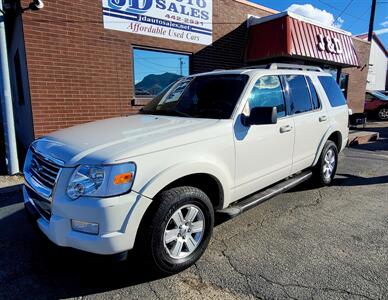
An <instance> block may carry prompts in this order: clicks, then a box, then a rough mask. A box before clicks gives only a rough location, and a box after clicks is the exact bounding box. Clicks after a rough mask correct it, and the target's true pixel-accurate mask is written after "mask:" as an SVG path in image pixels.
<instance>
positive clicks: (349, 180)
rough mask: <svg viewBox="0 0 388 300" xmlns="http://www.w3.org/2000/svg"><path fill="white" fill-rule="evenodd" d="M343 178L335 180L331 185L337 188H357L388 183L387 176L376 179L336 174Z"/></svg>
mask: <svg viewBox="0 0 388 300" xmlns="http://www.w3.org/2000/svg"><path fill="white" fill-rule="evenodd" d="M337 175H338V176H343V177H345V178H335V179H334V182H333V184H334V185H337V186H357V185H371V184H384V183H388V175H385V176H376V177H362V176H357V175H352V174H337Z"/></svg>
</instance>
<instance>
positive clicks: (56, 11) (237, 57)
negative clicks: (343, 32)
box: [5, 0, 369, 151]
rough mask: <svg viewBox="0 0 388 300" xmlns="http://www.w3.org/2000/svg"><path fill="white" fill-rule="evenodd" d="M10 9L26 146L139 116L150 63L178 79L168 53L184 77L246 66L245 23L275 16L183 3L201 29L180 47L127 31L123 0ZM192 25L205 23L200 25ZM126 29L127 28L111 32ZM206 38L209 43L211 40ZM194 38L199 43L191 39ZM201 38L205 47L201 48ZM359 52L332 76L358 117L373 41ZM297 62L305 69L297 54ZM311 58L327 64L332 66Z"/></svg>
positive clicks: (229, 3) (255, 8) (240, 4)
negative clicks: (73, 129)
mask: <svg viewBox="0 0 388 300" xmlns="http://www.w3.org/2000/svg"><path fill="white" fill-rule="evenodd" d="M155 1H156V2H154V3H156V5H157V6H159V8H163V6H165V2H174V0H155ZM5 2H6V3H9V4H10V5H8V6H7V8H8V10H7V11H6V13H7V20H6V28H7V39H8V48H9V61H10V64H11V65H10V73H11V77H12V79H13V80H12V83H13V87H12V89H13V98H14V111H15V113H14V114H15V123H16V134H17V139H18V142H19V143H20V145H21V149H22V148H24V147H26V146H27V145H28V144H29V143H30V142H31V141H32V139H33V138H36V137H39V136H42V135H44V134H47V133H49V132H51V131H54V130H57V129H60V128H64V127H69V126H72V125H75V124H79V123H84V122H88V121H93V120H96V119H102V118H109V117H113V116H120V115H127V114H131V113H136V111H137V110H138V109H139V107H140V105H141V104H143V103H144V102H146V101H147V99H148V98H150V97H151V96H152V95H151V94H152V93H150V91H149V90H144V88H143V87H140V86H141V84H140V82H139V81H140V79H142V81H144V78H145V77H144V78H142V76H140V75H141V73H142V72H143V73H145V72H146V70H147V68H146V67H145V66H146V65H148V66H149V69H155V70H156V69H157V70H158V72H159V73H160V70H161V68H162V66H163V65H164V66H165V67H166V72H165V73H169V74H170V73H174V72H171V71H172V69H173V68H175V67H171V66H170V65H165V64H166V63H165V62H164V61H165V60H163V57H167V56H163V55H162V54H163V53H164V54H166V55H170V56H172V57H171V59H172V60H174V61H176V62H179V63H180V70H179V66H178V70H176V71H175V73H178V75H180V74H182V75H185V74H186V73H190V74H193V73H198V72H203V71H210V70H214V69H230V68H238V67H240V66H244V65H246V64H247V63H248V62H247V61H246V51H247V45H248V39H249V32H250V29H249V27H248V22H247V21H248V19H249V16H255V18H261V17H265V16H269V15H273V14H276V13H278V12H277V11H275V10H273V9H270V8H266V7H263V6H261V5H257V4H254V3H251V2H249V1H246V0H212V1H211V0H195V1H194V0H185V1H183V2H185V3H186V4H187V7H186V8H183V5H181V6H179V9H180V13H181V15H182V16H183V17H184V18H186V16H187V15H190V16H191V18H189V19H190V20H194V19H195V20H194V21H195V22H196V23H194V25H195V26H194V25H193V26H192V27H190V29H183V31H182V32H184V33H185V38H186V40H185V41H180V40H179V38H180V37H179V36H178V34H176V35H175V36H170V38H160V37H155V36H151V35H152V34H154V35H155V34H157V33H155V32H153V31H152V32H151V30H150V29H149V30H148V31H146V29H144V32H143V33H142V34H139V33H131V32H128V30H127V29H128V28H129V26H127V25H128V24H129V23H130V22H131V18H134V15H135V14H134V12H133V11H134V10H133V9H132V10H131V9H128V8H127V10H126V11H121V10H120V9H119V8H118V10H117V5H121V4H124V3H126V2H127V1H125V0H103V1H84V0H79V1H59V0H50V1H45V7H44V9H42V10H40V11H34V12H26V13H24V14H23V15H18V14H15V13H13V11H15V10H17V6H16V7H15V5H14V1H11V0H5ZM151 2H152V0H141V1H139V0H136V1H132V2H131V1H130V2H129V3H132V5H133V3H135V4H136V5H138V6H139V5H143V8H144V9H145V6H146V5H147V4H151ZM193 2H194V3H196V5H197V7H194V4H193ZM107 3H108V4H107ZM28 4H29V1H25V0H22V1H21V4H20V5H21V7H26V6H28ZM191 4H193V5H191ZM206 4H207V5H208V6H209V5H210V7H208V8H207V9H209V10H205V7H206ZM108 5H109V6H108ZM126 5H127V4H126ZM105 6H106V7H105ZM112 7H113V8H112ZM177 7H178V6H176V7H175V8H173V9H172V10H173V12H174V10H175V9H176V8H177ZM138 8H139V7H137V9H138ZM170 9H171V7H170ZM138 11H139V9H138V10H137V12H138ZM135 12H136V10H135ZM142 13H143V12H142V11H141V12H140V13H139V14H142ZM174 13H175V12H174ZM209 13H210V14H211V15H210V16H209V15H208V14H209ZM175 15H176V14H175ZM175 15H174V14H172V15H171V16H170V15H169V14H168V12H167V14H165V15H164V16H165V17H166V18H167V17H169V18H175V17H174V16H175ZM112 18H115V19H112ZM139 18H140V17H139ZM178 18H179V17H178ZM196 18H197V19H200V23H202V27H201V24H200V23H197V20H196ZM112 20H114V21H112ZM115 20H117V21H115ZM143 20H144V24H145V25H144V26H146V25H147V26H150V25H149V24H150V22H159V23H158V24H161V26H165V27H166V25H165V24H166V23H165V22H164V21H165V20H164V21H163V20H162V21H163V22H162V21H161V20H160V18H159V19H158V18H154V19H152V18H151V19H147V20H146V19H143ZM176 20H177V19H175V21H176ZM184 20H186V19H184ZM175 21H171V20H169V22H170V23H169V24H175V23H176V24H178V25H179V23H180V22H178V21H176V22H175ZM206 21H207V22H206ZM125 22H127V23H125ZM147 22H148V23H147ZM174 22H175V23H174ZM123 24H126V25H125V26H126V27H125V26H124V25H123ZM196 24H200V25H196ZM209 24H210V25H209ZM178 25H176V26H178ZM181 25H182V24H180V25H179V26H181ZM120 26H121V27H122V28H124V29H125V30H126V31H125V30H120V29H119V30H112V29H109V28H111V27H115V28H116V27H117V28H119V27H120ZM123 26H124V27H123ZM174 26H175V25H174ZM182 26H183V25H182ZM165 27H160V28H162V29H163V28H165ZM148 28H149V27H148ZM182 28H184V27H182ZM137 29H139V28H137ZM162 29H160V30H162ZM134 30H135V29H134ZM185 30H186V31H185ZM170 31H171V30H170ZM189 31H190V32H191V33H190V32H189ZM187 32H189V33H190V34H188V33H187ZM193 32H194V33H193ZM195 32H196V34H197V35H198V38H197V36H196V34H195ZM209 35H210V40H211V42H210V43H206V39H209ZM188 38H191V39H193V41H194V42H190V41H187V39H188ZM202 38H203V39H204V42H198V41H199V40H200V39H202ZM194 39H197V40H194ZM353 40H354V39H353ZM263 42H264V41H263ZM260 46H261V45H260V44H259V45H257V47H260ZM315 46H316V45H315ZM352 47H353V46H352ZM353 50H354V51H355V52H356V53H357V58H358V62H357V63H354V64H353V65H352V66H351V68H344V67H346V66H347V67H350V65H349V64H348V65H345V64H342V65H338V64H332V69H333V70H334V72H338V74H341V69H342V76H344V80H345V81H346V82H347V83H346V82H345V81H344V82H345V83H346V84H348V88H347V89H348V98H349V103H350V105H351V106H352V107H353V108H354V109H355V110H356V111H362V110H363V96H364V93H365V82H366V76H367V66H368V56H369V44H368V43H365V42H364V41H360V40H358V39H356V40H354V48H353ZM138 53H140V54H139V56H137V55H138ZM141 55H143V57H141ZM174 55H178V56H176V57H175V56H174ZM147 57H148V58H147ZM141 59H143V60H141ZM166 59H167V58H166ZM274 59H276V58H274ZM295 61H296V62H299V63H305V61H304V60H303V58H300V57H299V58H298V59H296V60H295ZM307 61H308V62H309V63H312V64H323V63H324V64H325V65H329V66H330V65H331V62H330V61H329V60H327V61H321V60H320V61H314V59H310V60H307ZM185 62H187V63H185ZM136 64H138V67H136ZM182 65H183V69H182ZM179 72H180V74H179ZM347 75H348V76H347ZM138 78H140V79H138ZM338 78H340V76H339V75H338ZM148 79H151V77H149V78H148ZM135 86H136V88H135ZM138 86H139V87H138ZM155 86H156V87H157V88H158V89H160V88H161V87H160V86H159V85H154V86H153V87H155ZM20 151H22V150H20Z"/></svg>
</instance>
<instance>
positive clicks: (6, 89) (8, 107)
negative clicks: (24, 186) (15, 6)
mask: <svg viewBox="0 0 388 300" xmlns="http://www.w3.org/2000/svg"><path fill="white" fill-rule="evenodd" d="M4 23H5V17H4V14H3V0H0V100H1V110H2V112H3V127H4V140H5V153H6V164H7V169H8V174H9V175H15V174H17V173H19V161H18V153H17V146H16V134H15V121H14V115H13V102H12V94H11V81H10V75H9V64H8V50H7V40H6V36H5V24H4Z"/></svg>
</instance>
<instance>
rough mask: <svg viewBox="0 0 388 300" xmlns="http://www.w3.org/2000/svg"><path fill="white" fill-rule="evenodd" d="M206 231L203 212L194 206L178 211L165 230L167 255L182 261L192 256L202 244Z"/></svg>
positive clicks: (181, 208)
mask: <svg viewBox="0 0 388 300" xmlns="http://www.w3.org/2000/svg"><path fill="white" fill-rule="evenodd" d="M204 231H205V217H204V214H203V212H202V210H201V209H200V208H199V207H198V206H196V205H192V204H188V205H185V206H182V207H180V208H179V209H177V210H176V211H175V212H174V213H173V215H172V216H171V218H170V220H169V221H168V223H167V226H166V228H165V230H164V237H163V243H164V248H165V249H166V251H167V254H168V255H169V256H170V257H171V258H174V259H181V258H185V257H187V256H189V255H190V254H192V253H193V252H194V251H195V250H196V249H197V247H198V245H199V244H200V243H201V240H202V237H203V235H204Z"/></svg>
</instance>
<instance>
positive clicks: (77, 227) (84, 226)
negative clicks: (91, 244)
mask: <svg viewBox="0 0 388 300" xmlns="http://www.w3.org/2000/svg"><path fill="white" fill-rule="evenodd" d="M98 227H99V226H98V224H97V223H90V222H83V221H77V220H71V228H72V229H73V230H74V231H79V232H83V233H89V234H98V231H99V228H98Z"/></svg>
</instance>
